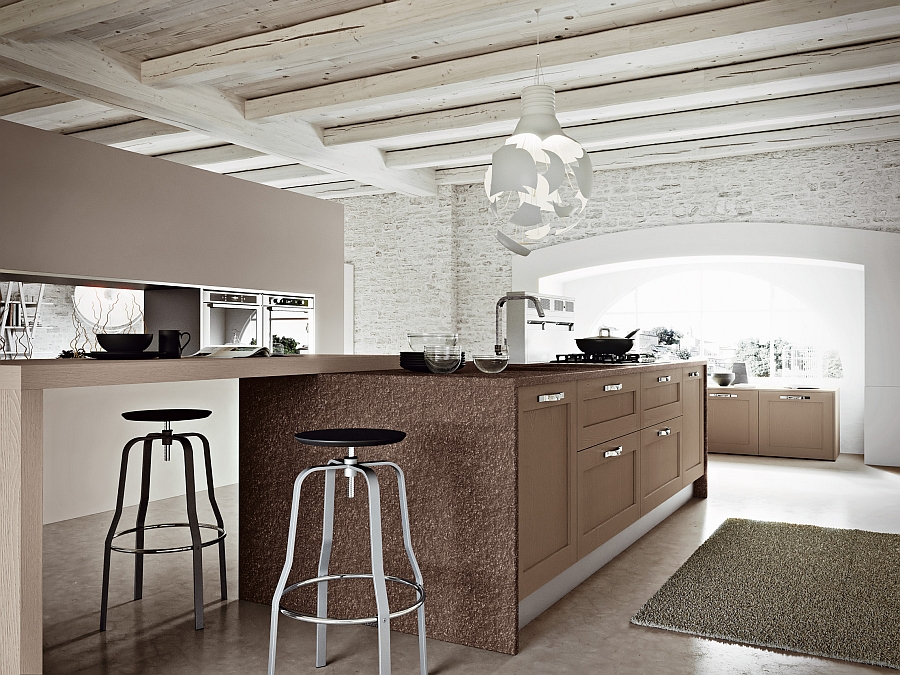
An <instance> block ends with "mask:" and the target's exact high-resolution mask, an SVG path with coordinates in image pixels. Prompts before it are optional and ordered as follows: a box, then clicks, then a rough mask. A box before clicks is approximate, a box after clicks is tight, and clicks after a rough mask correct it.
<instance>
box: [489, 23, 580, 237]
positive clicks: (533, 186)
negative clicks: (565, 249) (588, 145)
mask: <svg viewBox="0 0 900 675" xmlns="http://www.w3.org/2000/svg"><path fill="white" fill-rule="evenodd" d="M538 11H539V10H538ZM538 16H540V15H539V14H538ZM538 39H540V38H538ZM537 58H538V61H537V66H536V68H535V82H539V81H540V80H541V79H542V75H541V69H540V54H538V57H537ZM591 186H592V169H591V159H590V157H589V156H588V154H587V152H585V150H584V148H582V147H581V145H579V144H578V142H576V141H575V140H573V139H572V138H570V137H569V136H567V135H566V134H565V132H564V131H563V130H562V127H560V125H559V121H558V120H557V119H556V93H555V92H554V90H553V87H551V86H550V85H548V84H537V83H536V84H533V85H530V86H528V87H525V89H524V90H523V91H522V117H521V119H520V120H519V123H518V125H516V129H515V131H514V132H513V135H512V136H510V137H509V138H508V139H507V140H506V142H505V143H504V145H503V147H501V148H500V149H499V150H497V151H496V152H495V153H494V154H493V156H492V157H491V166H490V167H489V168H488V170H487V173H486V174H485V176H484V189H485V192H486V193H487V196H488V199H489V201H490V211H491V213H492V214H493V215H494V216H495V217H497V218H498V219H501V220H504V221H506V222H504V223H503V224H502V225H501V227H500V229H498V230H497V235H496V236H497V239H498V240H499V241H500V243H502V244H503V245H504V246H506V247H507V248H508V249H509V250H511V251H513V252H514V253H518V254H519V255H528V254H529V253H530V252H531V249H529V248H528V247H527V244H534V243H537V242H539V241H541V240H542V239H544V237H546V236H547V235H549V234H551V233H553V234H562V233H563V232H567V231H568V230H570V229H572V228H573V227H575V226H576V225H577V224H578V223H579V222H580V216H581V214H582V212H583V211H584V208H585V206H587V203H588V199H590V196H591ZM545 217H546V220H547V222H544V221H545ZM504 230H506V231H504ZM507 232H509V234H507Z"/></svg>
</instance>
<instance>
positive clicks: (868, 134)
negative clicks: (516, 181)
mask: <svg viewBox="0 0 900 675" xmlns="http://www.w3.org/2000/svg"><path fill="white" fill-rule="evenodd" d="M894 140H900V116H897V117H884V118H881V119H877V120H862V121H858V122H847V123H840V124H823V125H820V126H815V127H806V128H802V129H785V130H781V131H769V132H764V133H757V134H743V135H740V136H731V137H729V138H707V139H701V140H693V141H681V142H678V143H663V144H659V145H646V146H641V147H635V148H623V149H620V150H605V151H601V152H592V153H590V154H591V163H592V164H593V166H594V171H606V170H612V169H628V168H633V167H637V166H650V165H653V164H674V163H678V162H698V161H704V160H709V159H720V158H722V157H737V156H743V155H754V154H761V153H767V152H781V151H786V150H804V149H809V148H820V147H827V146H832V145H848V144H853V143H876V142H880V141H894ZM486 169H487V166H486V165H485V166H470V167H462V168H456V169H442V170H440V171H437V172H436V173H435V177H436V180H437V183H438V185H468V184H473V183H481V182H483V181H484V172H485V170H486Z"/></svg>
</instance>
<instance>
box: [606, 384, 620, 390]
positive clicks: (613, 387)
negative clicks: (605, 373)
mask: <svg viewBox="0 0 900 675" xmlns="http://www.w3.org/2000/svg"><path fill="white" fill-rule="evenodd" d="M621 388H622V385H621V384H606V385H604V386H603V391H619V390H620V389H621Z"/></svg>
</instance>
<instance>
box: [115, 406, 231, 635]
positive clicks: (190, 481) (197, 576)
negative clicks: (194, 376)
mask: <svg viewBox="0 0 900 675" xmlns="http://www.w3.org/2000/svg"><path fill="white" fill-rule="evenodd" d="M211 414H212V411H210V410H196V409H193V408H171V409H163V410H134V411H131V412H126V413H122V417H124V418H125V419H126V420H130V421H132V422H161V423H164V424H165V427H164V428H163V430H162V432H160V433H153V434H147V435H146V436H139V437H137V438H132V439H131V440H130V441H128V443H126V444H125V448H124V449H123V450H122V468H121V470H120V472H119V492H118V495H117V497H116V511H115V514H114V515H113V519H112V523H111V524H110V526H109V533H108V534H107V535H106V544H105V547H104V551H103V593H102V600H101V604H100V630H101V631H105V630H106V616H107V605H108V604H109V566H110V558H111V555H112V552H113V551H118V552H120V553H130V554H132V555H134V599H135V600H140V599H141V597H142V595H143V586H144V556H145V555H151V554H161V553H180V552H182V551H191V552H192V553H193V556H194V628H195V629H196V630H201V629H202V628H203V554H202V552H203V549H204V548H206V547H207V546H212V545H213V544H216V543H217V544H218V545H219V581H220V582H221V585H222V600H226V599H227V596H228V582H227V580H226V577H225V524H224V523H223V521H222V514H221V512H220V511H219V505H218V504H217V503H216V495H215V492H214V490H213V475H212V458H211V457H210V453H209V440H207V438H206V436H204V435H203V434H197V433H188V434H176V433H173V431H172V422H184V421H187V420H200V419H204V418H206V417H209V416H210V415H211ZM190 438H199V439H200V441H201V443H202V444H203V454H204V458H205V460H206V480H207V485H208V488H209V503H210V506H212V510H213V513H214V514H215V518H216V524H215V525H210V524H207V523H200V522H198V520H197V495H196V488H195V485H194V449H193V446H192V445H191V441H190V440H189V439H190ZM157 440H158V441H162V445H163V458H164V460H165V461H167V462H168V461H169V460H170V459H171V455H172V443H173V441H178V443H179V444H181V447H182V449H183V450H184V482H185V489H186V491H187V494H186V498H187V518H188V522H186V523H159V524H155V525H147V524H145V521H146V518H147V506H148V504H149V502H150V464H151V451H152V450H153V441H157ZM138 443H143V444H144V456H143V466H142V470H141V499H140V502H139V503H138V512H137V522H136V523H135V526H134V527H132V528H130V529H127V530H122V531H120V532H116V528H117V527H118V526H119V520H120V519H121V517H122V502H123V501H124V499H125V479H126V477H127V473H128V454H129V452H130V451H131V449H132V448H133V447H134V446H135V445H137V444H138ZM181 527H186V528H188V529H189V530H190V533H191V543H190V545H187V546H171V547H166V548H144V533H145V532H146V531H147V530H161V529H166V528H181ZM203 529H207V530H213V531H215V533H216V536H215V537H214V538H213V539H210V540H209V541H203V540H202V538H201V535H200V530H203ZM127 534H134V536H135V544H134V548H127V547H124V546H115V545H114V544H113V541H114V540H115V539H116V538H118V537H122V536H124V535H127Z"/></svg>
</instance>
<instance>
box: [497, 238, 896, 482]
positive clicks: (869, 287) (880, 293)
mask: <svg viewBox="0 0 900 675" xmlns="http://www.w3.org/2000/svg"><path fill="white" fill-rule="evenodd" d="M698 255H699V256H703V255H750V256H775V257H787V258H805V259H812V260H830V261H836V262H845V263H853V264H857V265H862V266H863V267H864V268H865V304H864V315H865V415H864V453H865V461H866V463H867V464H875V465H885V466H900V444H898V443H897V442H896V439H897V438H900V416H898V415H897V414H896V412H895V411H896V409H897V408H896V407H892V406H894V405H895V404H896V403H898V402H900V360H898V359H897V358H895V354H896V352H897V344H896V336H897V335H900V237H897V236H896V235H895V234H892V233H888V232H878V231H872V230H857V229H846V228H823V227H816V226H809V225H793V224H783V223H782V224H772V223H704V224H692V225H673V226H668V227H661V228H653V229H645V230H636V231H631V232H618V233H615V234H608V235H601V236H597V237H591V238H589V239H581V240H579V241H574V242H569V243H566V244H560V245H558V246H552V247H548V248H544V249H540V250H538V251H535V252H533V253H532V254H531V255H530V256H528V257H527V258H518V259H516V260H514V261H513V269H512V278H513V286H514V287H515V288H522V289H525V290H538V289H539V286H540V279H541V278H542V277H546V276H550V275H554V274H561V273H564V272H569V271H571V270H578V269H583V268H590V267H594V266H596V265H602V264H610V263H622V262H628V261H634V260H647V259H655V258H668V257H683V256H698ZM823 295H824V289H823ZM836 300H837V298H828V297H825V298H824V301H825V302H826V303H829V302H830V303H832V304H834V302H835V301H836Z"/></svg>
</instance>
